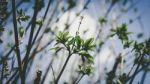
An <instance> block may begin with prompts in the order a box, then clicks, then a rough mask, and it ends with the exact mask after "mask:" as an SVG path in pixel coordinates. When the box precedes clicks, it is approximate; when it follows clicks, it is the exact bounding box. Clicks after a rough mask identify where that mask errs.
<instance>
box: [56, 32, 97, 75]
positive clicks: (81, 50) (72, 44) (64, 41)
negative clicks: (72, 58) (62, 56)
mask: <svg viewBox="0 0 150 84" xmlns="http://www.w3.org/2000/svg"><path fill="white" fill-rule="evenodd" d="M93 41H94V38H89V39H86V40H84V39H82V38H81V37H80V36H79V35H76V36H75V37H73V36H70V35H69V32H61V31H60V32H59V33H58V35H57V36H56V44H55V46H57V47H55V48H53V49H54V50H55V52H56V53H57V52H58V51H60V50H61V49H65V48H66V50H67V51H68V52H70V54H71V55H72V54H77V55H79V56H80V57H81V59H82V61H83V62H82V63H83V64H82V65H80V67H79V72H81V73H82V74H84V75H85V74H87V75H89V74H90V73H91V72H92V70H93V67H92V65H93V64H94V59H93V57H92V56H91V55H90V53H89V51H91V50H93V48H94V47H95V44H94V43H93ZM59 44H61V45H62V46H60V45H59Z"/></svg>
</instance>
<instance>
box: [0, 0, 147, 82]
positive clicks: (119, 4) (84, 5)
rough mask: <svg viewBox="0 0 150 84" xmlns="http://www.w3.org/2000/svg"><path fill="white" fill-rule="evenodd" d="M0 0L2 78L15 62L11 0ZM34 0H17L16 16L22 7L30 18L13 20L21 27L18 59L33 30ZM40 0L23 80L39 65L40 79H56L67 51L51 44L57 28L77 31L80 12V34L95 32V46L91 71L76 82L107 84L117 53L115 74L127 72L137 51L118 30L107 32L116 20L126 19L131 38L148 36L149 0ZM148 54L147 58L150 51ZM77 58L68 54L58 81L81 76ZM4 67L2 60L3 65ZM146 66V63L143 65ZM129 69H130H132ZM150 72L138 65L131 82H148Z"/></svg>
mask: <svg viewBox="0 0 150 84" xmlns="http://www.w3.org/2000/svg"><path fill="white" fill-rule="evenodd" d="M2 1H3V0H1V2H2ZM4 1H6V2H8V3H7V6H6V7H7V9H6V14H7V16H6V17H5V18H4V19H1V21H0V25H1V27H2V28H4V31H3V32H0V34H1V35H0V40H1V43H0V57H1V60H2V59H3V58H7V63H8V66H7V68H8V72H5V73H4V75H6V77H4V78H3V77H1V79H2V80H3V82H2V84H5V83H6V82H7V80H8V79H9V78H10V77H11V76H12V75H13V74H14V73H15V72H16V69H17V67H18V63H17V60H16V59H17V58H16V56H15V55H16V54H15V48H14V45H15V39H14V35H13V34H14V31H13V24H14V23H13V18H12V17H13V16H12V12H13V11H12V3H11V2H12V0H4ZM35 1H36V0H16V10H17V17H19V15H20V13H22V15H24V16H28V17H26V18H28V20H24V21H19V19H18V20H17V24H18V25H17V26H18V31H24V32H23V34H22V35H21V36H19V41H20V45H19V48H20V54H21V59H22V60H23V58H24V56H25V54H26V49H27V45H28V39H29V35H30V32H31V30H30V29H31V25H32V22H31V20H32V17H33V13H34V3H35ZM38 1H39V2H40V3H39V4H38V5H39V11H38V14H37V17H36V22H37V23H36V24H37V25H36V26H35V29H34V34H33V37H34V38H36V39H35V42H34V45H33V46H32V48H31V52H30V55H29V59H30V60H29V63H28V66H27V72H26V83H27V84H32V83H33V82H34V79H35V78H36V74H37V73H36V72H37V71H38V70H40V71H42V75H41V84H51V83H52V82H53V81H54V77H57V76H58V74H59V72H60V70H61V68H62V66H63V64H64V62H65V60H66V58H67V54H68V53H67V51H66V50H61V51H59V52H58V53H57V54H56V53H55V52H54V51H52V50H51V48H53V47H54V46H55V43H56V41H55V37H56V35H57V34H58V32H59V31H68V32H69V34H70V35H71V36H75V35H76V32H77V31H78V27H79V24H80V22H81V17H83V20H82V22H81V25H80V28H79V35H80V36H81V37H82V38H83V39H87V38H90V37H93V38H94V42H95V44H96V47H95V48H94V50H93V51H91V52H90V53H91V55H92V56H93V57H94V65H93V66H94V71H93V73H92V74H90V75H89V76H88V75H85V76H84V77H83V78H82V80H81V81H80V82H79V84H106V78H107V73H108V72H109V71H111V70H112V68H113V66H114V64H115V61H116V58H117V57H118V56H119V55H120V54H121V56H122V59H121V63H120V64H119V65H118V67H117V71H116V75H120V74H123V73H128V72H130V70H131V68H132V66H133V64H134V61H135V55H134V54H135V53H134V52H131V51H132V48H127V49H124V47H123V44H122V42H121V41H120V40H119V39H118V37H117V36H116V35H115V36H113V37H110V35H111V34H112V33H111V29H116V28H117V27H118V26H121V25H122V24H126V25H127V28H128V32H133V33H132V34H130V35H129V39H130V40H136V41H137V42H144V41H145V40H147V39H149V38H150V29H149V27H150V24H149V22H150V10H149V8H150V0H38ZM1 6H2V5H1ZM1 11H2V9H1ZM1 16H2V15H1ZM41 24H42V25H41ZM21 33H22V32H21ZM147 59H148V60H149V57H147ZM81 61H82V60H81V58H80V56H78V55H73V56H72V57H71V58H70V60H69V62H68V64H67V66H66V69H65V71H64V73H63V74H62V77H61V78H60V81H59V84H72V82H73V81H74V80H75V79H77V78H78V77H80V75H79V74H78V72H77V71H78V64H79V63H81ZM2 67H3V66H2V63H1V65H0V69H1V70H2ZM149 67H150V66H149V65H148V66H147V68H149ZM133 68H135V67H133ZM132 72H134V69H133V71H131V73H132ZM1 74H2V73H1ZM16 74H18V73H16ZM143 77H144V79H143ZM149 77H150V73H149V71H144V70H141V71H139V73H138V74H137V75H136V77H135V79H134V81H133V84H142V83H143V84H149ZM18 79H19V78H18V75H16V76H15V77H14V78H12V79H11V81H12V83H18V84H20V81H19V80H18ZM2 80H1V81H2ZM142 80H144V82H142ZM10 84H11V83H10ZM117 84H123V83H117Z"/></svg>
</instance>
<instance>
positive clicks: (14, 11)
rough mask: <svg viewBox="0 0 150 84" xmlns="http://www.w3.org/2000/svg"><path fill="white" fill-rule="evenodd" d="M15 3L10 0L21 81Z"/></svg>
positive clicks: (13, 0) (20, 72) (20, 73)
mask: <svg viewBox="0 0 150 84" xmlns="http://www.w3.org/2000/svg"><path fill="white" fill-rule="evenodd" d="M15 5H16V3H15V0H12V11H13V25H14V37H15V45H16V55H17V61H18V67H19V75H20V77H21V82H23V81H24V80H23V77H22V66H21V57H20V49H19V40H18V31H17V20H16V7H15Z"/></svg>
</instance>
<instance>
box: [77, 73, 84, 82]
mask: <svg viewBox="0 0 150 84" xmlns="http://www.w3.org/2000/svg"><path fill="white" fill-rule="evenodd" d="M83 76H84V74H82V75H81V77H80V78H79V80H77V81H76V82H75V84H78V83H79V82H80V81H81V79H82V78H83Z"/></svg>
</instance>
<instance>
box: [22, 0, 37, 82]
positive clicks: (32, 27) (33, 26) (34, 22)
mask: <svg viewBox="0 0 150 84" xmlns="http://www.w3.org/2000/svg"><path fill="white" fill-rule="evenodd" d="M37 4H38V1H35V9H34V14H33V18H32V25H31V31H30V37H29V40H28V46H27V52H26V55H25V58H24V59H25V62H24V66H23V79H24V80H25V74H26V68H27V65H28V58H29V54H30V51H31V48H32V39H33V34H34V29H35V27H36V17H37V14H38V9H37ZM23 84H25V81H24V83H23Z"/></svg>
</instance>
